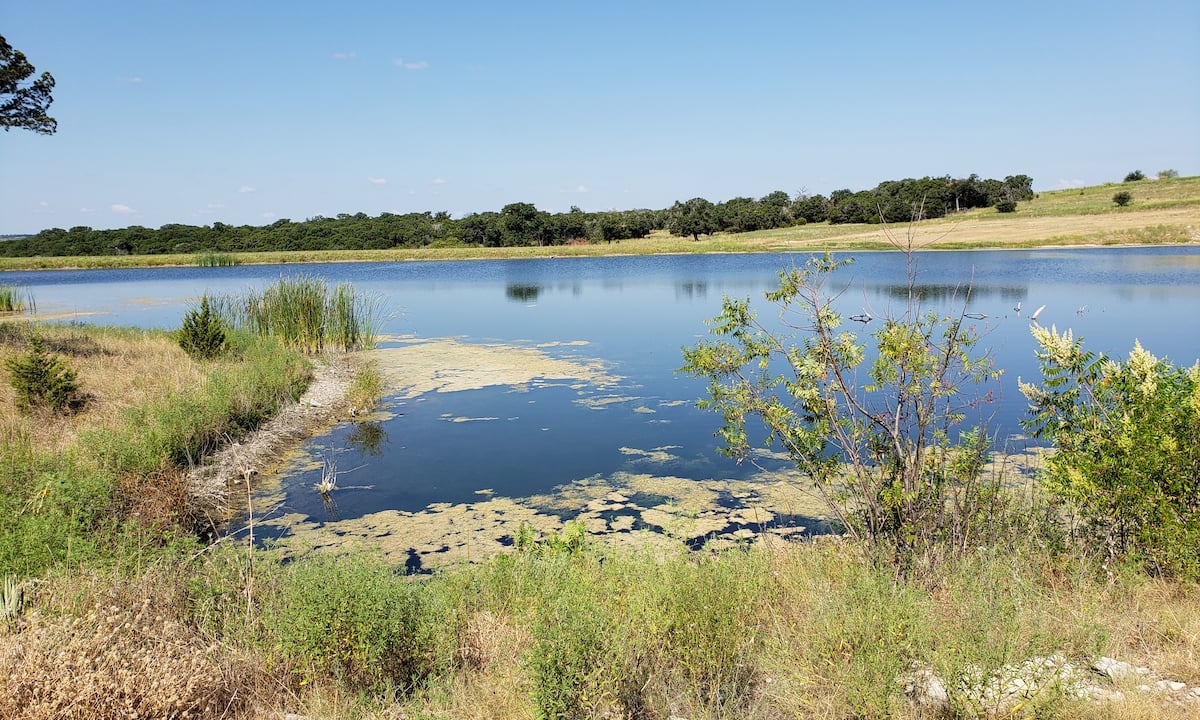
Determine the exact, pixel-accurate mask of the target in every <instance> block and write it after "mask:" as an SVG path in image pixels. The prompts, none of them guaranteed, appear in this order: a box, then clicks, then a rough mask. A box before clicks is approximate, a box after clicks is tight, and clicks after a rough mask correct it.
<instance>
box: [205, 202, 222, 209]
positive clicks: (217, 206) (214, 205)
mask: <svg viewBox="0 0 1200 720" xmlns="http://www.w3.org/2000/svg"><path fill="white" fill-rule="evenodd" d="M223 207H225V204H224V203H209V204H208V209H209V210H220V209H221V208H223Z"/></svg>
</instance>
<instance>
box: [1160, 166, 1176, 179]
mask: <svg viewBox="0 0 1200 720" xmlns="http://www.w3.org/2000/svg"><path fill="white" fill-rule="evenodd" d="M1177 177H1179V171H1178V170H1171V169H1169V168H1168V169H1166V170H1159V171H1158V179H1159V180H1174V179H1175V178H1177Z"/></svg>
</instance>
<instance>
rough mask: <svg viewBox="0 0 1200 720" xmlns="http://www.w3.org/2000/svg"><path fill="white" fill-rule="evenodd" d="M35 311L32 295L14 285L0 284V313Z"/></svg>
mask: <svg viewBox="0 0 1200 720" xmlns="http://www.w3.org/2000/svg"><path fill="white" fill-rule="evenodd" d="M26 310H28V311H29V312H36V310H37V308H36V306H35V305H34V302H33V296H32V295H30V294H28V293H22V292H21V290H20V288H18V287H17V286H15V285H0V313H20V312H25V311H26Z"/></svg>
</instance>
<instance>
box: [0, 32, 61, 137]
mask: <svg viewBox="0 0 1200 720" xmlns="http://www.w3.org/2000/svg"><path fill="white" fill-rule="evenodd" d="M33 73H34V68H33V65H32V64H30V62H29V61H28V60H26V59H25V54H24V53H22V52H21V51H20V50H14V49H13V47H12V46H11V45H9V44H8V41H7V40H5V39H4V37H3V36H0V127H3V128H4V131H5V132H8V131H9V130H10V129H12V128H22V129H24V130H32V131H33V132H35V133H40V134H42V135H53V134H54V132H55V130H57V129H58V121H57V120H55V119H54V118H52V117H50V116H49V115H47V114H46V111H47V110H48V109H49V108H50V103H52V102H54V98H53V97H51V95H50V92H51V91H52V90H53V89H54V76H52V75H51V74H50V73H48V72H44V73H42V74H41V76H40V77H38V78H37V79H36V80H34V81H33V82H30V83H29V84H27V85H24V86H23V85H22V84H23V83H25V82H26V81H27V80H28V79H29V77H30V76H31V75H33Z"/></svg>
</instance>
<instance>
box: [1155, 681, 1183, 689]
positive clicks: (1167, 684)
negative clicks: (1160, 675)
mask: <svg viewBox="0 0 1200 720" xmlns="http://www.w3.org/2000/svg"><path fill="white" fill-rule="evenodd" d="M1154 687H1155V689H1156V690H1159V691H1162V692H1179V691H1180V690H1182V689H1184V688H1186V687H1187V683H1181V682H1178V681H1176V680H1159V681H1158V682H1156V683H1154Z"/></svg>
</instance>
